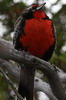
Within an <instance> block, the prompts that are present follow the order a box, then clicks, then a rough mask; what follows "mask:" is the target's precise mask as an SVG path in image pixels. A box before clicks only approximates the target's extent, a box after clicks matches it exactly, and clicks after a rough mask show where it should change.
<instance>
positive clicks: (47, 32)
mask: <svg viewBox="0 0 66 100" xmlns="http://www.w3.org/2000/svg"><path fill="white" fill-rule="evenodd" d="M20 41H21V42H22V45H23V47H24V48H25V50H27V51H29V52H30V53H31V54H33V55H35V56H38V57H42V56H43V55H44V53H45V52H46V51H47V50H48V49H49V47H50V46H51V45H53V43H54V36H53V29H52V22H51V20H44V19H36V18H33V19H30V20H26V22H25V26H24V35H23V36H21V37H20Z"/></svg>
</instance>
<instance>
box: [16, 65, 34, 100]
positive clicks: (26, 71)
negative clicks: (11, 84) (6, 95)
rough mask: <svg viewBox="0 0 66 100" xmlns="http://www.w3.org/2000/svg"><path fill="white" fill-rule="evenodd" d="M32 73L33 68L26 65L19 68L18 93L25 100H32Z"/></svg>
mask: <svg viewBox="0 0 66 100" xmlns="http://www.w3.org/2000/svg"><path fill="white" fill-rule="evenodd" d="M34 73H35V70H34V68H33V67H28V65H26V66H25V67H22V68H21V72H20V82H19V88H18V92H19V93H20V95H21V96H22V97H23V98H24V97H26V100H33V88H34Z"/></svg>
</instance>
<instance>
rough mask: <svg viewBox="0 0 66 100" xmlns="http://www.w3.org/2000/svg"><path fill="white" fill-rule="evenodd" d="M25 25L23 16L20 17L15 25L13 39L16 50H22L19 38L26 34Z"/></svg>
mask: <svg viewBox="0 0 66 100" xmlns="http://www.w3.org/2000/svg"><path fill="white" fill-rule="evenodd" d="M24 24H25V20H24V18H22V16H20V17H19V18H18V19H17V21H16V22H15V24H14V32H15V33H14V37H13V45H14V48H15V49H20V47H21V46H20V45H21V44H20V41H19V37H20V35H22V34H24V30H23V27H24Z"/></svg>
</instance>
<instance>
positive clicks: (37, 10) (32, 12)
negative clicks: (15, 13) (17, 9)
mask: <svg viewBox="0 0 66 100" xmlns="http://www.w3.org/2000/svg"><path fill="white" fill-rule="evenodd" d="M45 4H46V3H44V4H41V5H39V4H32V5H31V6H30V7H29V8H27V9H26V10H25V11H24V12H23V14H22V16H23V17H24V18H26V19H30V18H45V17H46V14H45V12H44V11H43V7H44V5H45Z"/></svg>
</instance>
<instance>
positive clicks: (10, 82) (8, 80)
mask: <svg viewBox="0 0 66 100" xmlns="http://www.w3.org/2000/svg"><path fill="white" fill-rule="evenodd" d="M0 72H1V73H2V74H3V76H4V77H5V79H6V80H7V82H8V83H9V84H10V86H11V87H12V89H13V91H14V92H15V94H16V96H17V98H18V100H23V97H22V96H21V95H20V94H19V93H18V91H17V90H16V88H15V87H14V85H13V82H12V81H11V80H10V79H9V77H8V76H7V75H6V74H5V72H4V71H3V70H2V69H1V68H0Z"/></svg>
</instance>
